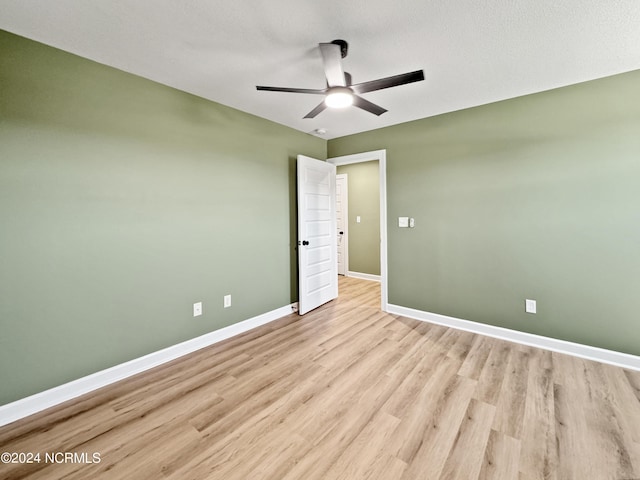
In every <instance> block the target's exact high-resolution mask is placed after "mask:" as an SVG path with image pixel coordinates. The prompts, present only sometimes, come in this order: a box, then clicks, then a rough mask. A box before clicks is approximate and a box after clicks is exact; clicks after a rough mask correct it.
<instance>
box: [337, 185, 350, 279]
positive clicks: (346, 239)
mask: <svg viewBox="0 0 640 480" xmlns="http://www.w3.org/2000/svg"><path fill="white" fill-rule="evenodd" d="M338 178H343V179H344V181H345V183H344V186H345V192H344V193H345V195H344V198H343V199H342V207H343V209H342V214H343V216H345V215H346V216H345V217H344V225H343V231H344V235H342V243H343V248H344V255H343V263H344V276H345V277H346V276H347V273H348V272H349V180H348V175H347V174H346V173H340V174H338V175H336V185H337V183H338Z"/></svg>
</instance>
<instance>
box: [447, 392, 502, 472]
mask: <svg viewBox="0 0 640 480" xmlns="http://www.w3.org/2000/svg"><path fill="white" fill-rule="evenodd" d="M495 412H496V407H495V406H493V405H489V404H488V403H484V402H480V401H478V400H476V399H474V398H473V399H471V401H470V402H469V406H468V407H467V411H466V413H465V418H464V419H463V420H462V423H461V424H460V429H459V430H458V433H457V435H456V439H455V442H454V443H453V445H452V447H451V451H450V452H449V456H448V457H447V461H446V462H445V464H444V467H443V469H442V473H441V474H440V478H441V479H442V480H468V479H470V478H478V475H479V474H480V469H481V468H482V459H483V458H484V453H485V450H486V445H487V442H488V441H489V435H490V434H491V425H492V424H493V417H494V415H495Z"/></svg>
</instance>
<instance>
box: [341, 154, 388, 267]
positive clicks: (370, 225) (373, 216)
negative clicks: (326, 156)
mask: <svg viewBox="0 0 640 480" xmlns="http://www.w3.org/2000/svg"><path fill="white" fill-rule="evenodd" d="M378 170H379V168H378V161H377V160H376V161H372V162H362V163H352V164H350V165H341V166H339V167H338V168H337V171H338V174H342V173H346V174H347V175H348V177H347V182H348V184H347V192H348V208H349V224H348V228H349V230H348V232H349V270H350V271H352V272H358V273H368V274H370V275H380V176H379V172H378ZM358 215H359V216H360V223H356V216H358Z"/></svg>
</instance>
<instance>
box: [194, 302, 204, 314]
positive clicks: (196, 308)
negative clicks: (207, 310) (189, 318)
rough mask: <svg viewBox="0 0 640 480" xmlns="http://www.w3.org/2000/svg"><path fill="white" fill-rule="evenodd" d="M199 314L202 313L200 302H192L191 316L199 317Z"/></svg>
mask: <svg viewBox="0 0 640 480" xmlns="http://www.w3.org/2000/svg"><path fill="white" fill-rule="evenodd" d="M200 315H202V302H198V303H194V304H193V316H194V317H199V316H200Z"/></svg>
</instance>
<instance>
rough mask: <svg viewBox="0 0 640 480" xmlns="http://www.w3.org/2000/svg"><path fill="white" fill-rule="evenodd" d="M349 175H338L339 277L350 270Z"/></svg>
mask: <svg viewBox="0 0 640 480" xmlns="http://www.w3.org/2000/svg"><path fill="white" fill-rule="evenodd" d="M347 178H348V177H347V174H346V173H343V174H341V175H336V223H337V234H338V236H337V239H338V275H346V274H347V270H348V269H349V260H348V254H349V242H348V236H347V228H348V226H349V206H348V205H349V204H348V200H349V194H348V185H349V183H348V180H347Z"/></svg>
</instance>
